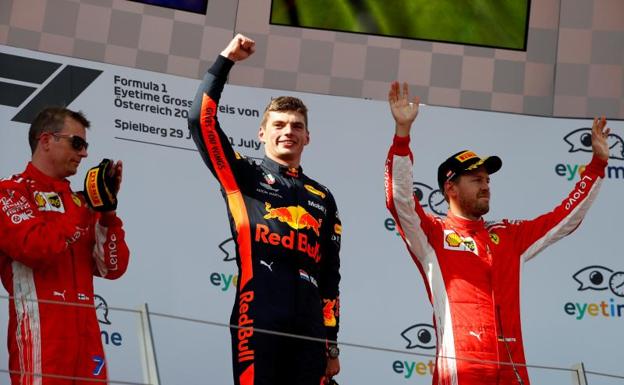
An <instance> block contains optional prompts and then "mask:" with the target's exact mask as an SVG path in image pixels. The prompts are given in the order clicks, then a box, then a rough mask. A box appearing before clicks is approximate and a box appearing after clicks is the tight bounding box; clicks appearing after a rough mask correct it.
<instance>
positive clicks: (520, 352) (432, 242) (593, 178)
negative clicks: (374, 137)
mask: <svg viewBox="0 0 624 385" xmlns="http://www.w3.org/2000/svg"><path fill="white" fill-rule="evenodd" d="M412 163H413V157H412V153H411V150H410V148H409V137H398V136H395V138H394V142H393V144H392V147H391V148H390V151H389V154H388V158H387V161H386V170H385V182H386V187H385V188H386V205H387V207H388V209H389V210H390V212H391V213H392V215H393V217H394V218H395V220H396V222H397V225H398V228H399V232H400V234H401V236H402V237H403V240H404V241H405V243H406V245H407V248H408V251H409V253H410V255H411V256H412V259H413V260H414V262H415V263H416V265H417V266H418V269H419V270H420V272H421V274H422V276H423V279H424V281H425V284H426V288H427V293H428V296H429V300H430V301H431V304H432V306H433V316H434V325H435V329H436V337H437V357H436V368H435V372H434V375H433V384H435V385H447V384H452V385H458V384H459V385H472V384H479V385H494V384H518V383H519V381H518V379H517V377H518V376H520V377H521V378H522V380H523V383H524V384H525V385H528V384H529V378H528V374H527V370H526V367H525V366H523V365H515V369H514V366H512V365H508V364H507V365H506V364H497V363H496V362H503V363H508V362H510V359H509V357H510V356H511V357H512V359H513V363H515V364H525V358H524V349H523V342H522V334H521V325H520V310H519V309H520V269H521V266H522V264H523V263H524V262H525V261H527V260H529V259H531V258H532V257H534V256H535V255H536V254H537V253H539V252H540V251H541V250H543V249H544V248H545V247H547V246H548V245H550V244H552V243H553V242H555V241H557V240H559V239H561V238H562V237H564V236H566V235H568V234H570V233H571V232H572V231H574V229H576V227H577V226H578V225H579V224H580V222H581V220H582V219H583V217H584V215H585V213H586V212H587V210H588V209H589V207H590V205H591V204H592V202H593V200H594V198H595V197H596V194H597V193H598V189H599V187H600V184H601V183H602V179H603V178H604V169H605V167H606V164H607V163H606V162H605V161H602V160H600V159H598V158H596V157H594V158H593V159H592V161H591V163H589V165H587V167H586V169H585V172H584V173H583V174H582V176H581V180H580V181H579V182H578V183H577V184H576V186H575V187H574V190H573V191H572V192H571V193H570V195H568V197H567V198H565V199H564V200H563V202H562V203H561V204H560V205H559V206H557V207H556V208H555V209H554V210H553V211H551V212H549V213H547V214H544V215H541V216H539V217H537V218H535V219H533V220H523V221H509V220H503V221H501V222H495V223H491V222H484V221H483V220H479V221H472V220H467V219H463V218H460V217H458V216H456V215H453V213H451V212H450V211H449V214H448V216H447V217H446V218H440V217H435V216H433V215H430V214H428V213H425V212H424V210H423V208H422V207H421V206H420V204H419V203H418V200H417V199H415V198H414V195H413V192H412V167H413V164H412ZM508 350H509V352H508Z"/></svg>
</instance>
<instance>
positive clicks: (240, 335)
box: [189, 56, 342, 385]
mask: <svg viewBox="0 0 624 385" xmlns="http://www.w3.org/2000/svg"><path fill="white" fill-rule="evenodd" d="M232 65H233V62H232V61H230V60H229V59H226V58H224V57H223V56H219V57H218V59H217V60H216V62H215V63H214V65H213V66H212V67H211V68H210V69H209V70H208V72H207V73H206V76H205V77H204V79H203V82H202V84H201V85H200V87H199V90H198V92H197V95H196V97H195V101H194V103H193V107H192V109H191V113H190V117H189V129H190V131H191V135H192V136H193V139H194V140H195V143H196V144H197V147H198V148H199V151H200V153H201V156H202V158H203V160H204V162H205V163H206V164H207V165H208V168H209V169H210V171H211V172H212V173H213V174H214V175H215V177H216V178H217V179H218V181H219V183H220V184H221V189H222V193H223V196H224V198H225V201H226V205H227V210H228V217H229V220H230V227H231V231H232V235H233V238H234V240H235V242H236V263H237V265H238V270H239V279H238V282H237V291H236V301H235V303H234V308H233V310H232V315H231V319H230V320H231V324H232V325H237V326H238V328H231V335H232V360H233V369H234V382H235V383H236V384H242V385H257V384H267V385H268V384H270V385H275V384H299V385H303V384H310V385H318V384H319V382H320V380H321V377H322V376H323V375H324V371H325V365H326V355H325V354H326V353H325V344H323V343H319V342H310V341H306V340H299V339H292V338H287V337H280V336H275V335H270V334H266V333H262V332H261V331H258V330H257V329H267V330H273V331H278V332H284V333H292V334H298V335H304V336H309V337H315V338H322V339H325V338H327V339H329V340H335V339H336V336H337V332H338V321H339V299H338V283H339V281H340V274H339V272H338V269H339V264H340V262H339V257H338V253H339V249H340V237H341V231H342V230H341V223H340V219H339V217H338V211H337V209H336V203H335V201H334V198H333V196H332V194H331V193H330V192H329V190H328V189H327V188H325V187H324V186H322V185H321V184H319V183H317V182H315V181H314V180H312V179H310V178H308V177H307V176H306V175H305V174H303V172H302V169H301V167H299V168H288V167H285V166H282V165H280V164H278V163H276V162H274V161H273V160H271V159H269V158H267V157H265V158H264V160H263V161H262V162H261V163H260V164H255V162H253V161H251V160H249V159H247V158H245V157H243V156H241V155H240V154H238V153H236V152H235V151H234V150H233V148H232V146H231V145H230V141H229V138H228V137H227V136H226V135H225V133H224V132H223V130H222V129H221V127H220V125H219V121H218V119H217V115H216V113H217V110H218V103H219V99H220V97H221V93H222V90H223V87H224V84H225V81H226V77H227V75H228V73H229V71H230V69H231V67H232Z"/></svg>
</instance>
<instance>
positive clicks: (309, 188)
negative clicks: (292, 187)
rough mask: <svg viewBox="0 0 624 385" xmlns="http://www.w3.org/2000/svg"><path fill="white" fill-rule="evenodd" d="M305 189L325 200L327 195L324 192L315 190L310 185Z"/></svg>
mask: <svg viewBox="0 0 624 385" xmlns="http://www.w3.org/2000/svg"><path fill="white" fill-rule="evenodd" d="M303 187H305V189H306V190H308V191H309V192H311V193H312V194H314V195H318V196H320V197H321V198H323V199H325V193H324V192H322V191H319V190H317V189H315V188H314V187H312V186H310V185H309V184H306V185H303Z"/></svg>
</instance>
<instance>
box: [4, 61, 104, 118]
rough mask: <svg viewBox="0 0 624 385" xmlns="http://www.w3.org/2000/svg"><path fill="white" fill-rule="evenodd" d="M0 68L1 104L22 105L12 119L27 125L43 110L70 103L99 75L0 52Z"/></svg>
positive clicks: (78, 68)
mask: <svg viewBox="0 0 624 385" xmlns="http://www.w3.org/2000/svg"><path fill="white" fill-rule="evenodd" d="M0 68H2V77H3V78H4V79H3V82H2V83H3V85H2V97H0V104H2V105H5V106H8V107H20V106H21V109H20V110H19V111H18V112H17V114H16V115H15V116H14V117H13V119H12V120H13V121H14V122H20V123H27V124H30V122H32V120H33V119H34V118H35V116H36V115H37V113H38V112H39V111H41V110H42V109H43V108H45V107H48V106H68V105H69V104H71V103H72V102H73V101H74V100H75V99H76V98H77V97H78V96H79V95H80V94H81V93H82V92H83V91H84V90H85V89H87V87H89V85H90V84H91V83H93V81H95V79H97V77H98V76H100V74H101V73H102V71H101V70H96V69H92V68H85V67H80V66H76V65H69V64H62V63H55V62H51V61H47V60H39V59H33V58H30V57H26V56H18V55H11V54H7V53H0ZM7 80H8V81H7Z"/></svg>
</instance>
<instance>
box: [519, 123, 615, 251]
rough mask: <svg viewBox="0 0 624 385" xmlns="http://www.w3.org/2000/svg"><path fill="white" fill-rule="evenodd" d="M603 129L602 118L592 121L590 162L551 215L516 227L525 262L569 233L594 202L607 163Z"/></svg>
mask: <svg viewBox="0 0 624 385" xmlns="http://www.w3.org/2000/svg"><path fill="white" fill-rule="evenodd" d="M606 125H607V121H606V119H605V118H604V117H602V118H595V119H594V123H593V126H592V152H593V156H592V159H591V161H590V162H589V164H588V165H587V166H586V167H585V170H584V171H583V173H582V174H581V179H580V180H579V181H578V182H577V183H576V185H575V186H574V188H573V189H572V191H571V192H570V193H569V194H568V196H567V197H566V198H565V199H564V200H563V201H562V202H561V203H560V204H559V205H558V206H557V207H555V209H554V210H552V211H551V212H549V213H546V214H543V215H541V216H539V217H537V218H535V219H533V220H528V221H521V222H519V223H518V224H517V227H518V236H517V237H516V240H517V242H519V247H520V250H522V251H523V252H522V257H523V259H524V260H525V261H526V260H529V259H531V258H532V257H534V256H535V255H536V254H537V253H539V252H540V251H542V250H543V249H544V248H545V247H547V246H549V245H551V244H552V243H554V242H556V241H558V240H559V239H561V238H563V237H565V236H566V235H568V234H570V233H572V232H573V231H574V230H576V228H577V227H578V226H579V225H580V224H581V221H582V220H583V218H585V214H586V213H587V211H588V210H589V207H590V206H591V205H592V203H593V202H594V200H595V199H596V196H597V194H598V191H599V189H600V186H601V184H602V181H603V179H604V176H605V168H606V166H607V161H608V160H609V145H608V143H607V137H608V136H609V133H610V132H611V130H610V129H609V128H606Z"/></svg>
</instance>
